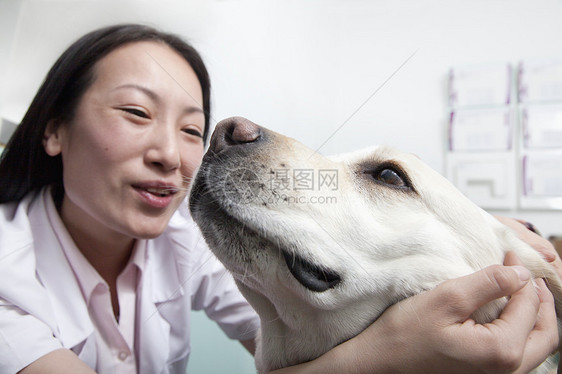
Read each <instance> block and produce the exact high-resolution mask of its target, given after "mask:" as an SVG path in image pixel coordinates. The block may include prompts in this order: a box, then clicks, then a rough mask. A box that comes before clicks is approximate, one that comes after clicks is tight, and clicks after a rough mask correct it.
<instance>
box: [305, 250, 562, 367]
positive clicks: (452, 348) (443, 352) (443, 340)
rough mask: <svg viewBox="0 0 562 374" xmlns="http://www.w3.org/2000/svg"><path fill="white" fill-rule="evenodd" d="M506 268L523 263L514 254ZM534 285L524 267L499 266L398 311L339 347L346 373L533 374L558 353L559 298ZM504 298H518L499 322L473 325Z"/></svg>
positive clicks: (451, 283)
mask: <svg viewBox="0 0 562 374" xmlns="http://www.w3.org/2000/svg"><path fill="white" fill-rule="evenodd" d="M506 264H507V265H514V264H518V260H517V258H516V257H515V256H514V255H513V254H510V255H508V256H507V260H506ZM529 280H530V274H529V272H528V270H526V269H525V268H523V267H521V266H499V265H495V266H491V267H488V268H486V269H483V270H481V271H479V272H476V273H474V274H471V275H468V276H465V277H462V278H458V279H453V280H450V281H446V282H444V283H443V284H441V285H440V286H438V287H437V288H435V289H434V290H431V291H429V292H425V293H422V294H420V295H417V296H414V297H411V298H409V299H406V300H404V301H402V302H400V303H398V304H395V305H393V306H392V307H391V308H389V309H388V310H387V311H386V312H385V313H383V315H382V316H381V317H380V318H379V319H378V320H377V321H376V322H375V323H374V324H373V325H371V326H370V327H369V328H368V329H367V330H365V331H364V332H363V333H361V334H360V335H358V336H357V337H356V338H354V339H352V340H350V341H348V342H346V343H344V344H342V345H341V346H339V347H338V349H339V350H340V352H339V354H338V356H339V357H338V358H339V360H338V361H339V362H342V363H343V362H346V364H342V366H344V367H343V368H342V369H344V370H342V371H339V372H348V373H351V372H353V373H387V372H393V373H397V372H399V373H528V372H529V371H530V370H532V369H534V368H535V367H536V366H538V365H539V364H540V363H542V362H543V361H544V360H545V359H546V357H548V355H549V354H550V353H551V352H552V351H553V350H554V349H556V347H557V345H558V334H557V328H556V326H557V321H556V315H555V312H554V300H553V298H552V295H551V294H550V292H548V289H547V288H546V286H545V284H544V282H543V281H542V280H538V281H537V289H535V287H533V285H532V283H531V282H529ZM503 296H511V298H510V301H509V303H508V304H507V306H506V307H505V309H504V311H503V313H502V314H501V316H500V317H499V318H498V319H496V320H494V321H492V322H491V323H487V324H477V323H475V322H474V321H473V320H472V319H470V315H471V314H472V313H473V312H474V311H475V310H476V309H478V307H480V306H482V305H484V304H486V303H487V302H489V301H491V300H494V299H496V298H499V297H503ZM333 351H335V349H334V350H332V351H330V352H329V353H330V354H331V355H334V352H333ZM345 369H348V370H345ZM311 372H316V371H311ZM324 372H338V371H330V370H328V371H324Z"/></svg>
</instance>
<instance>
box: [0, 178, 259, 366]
mask: <svg viewBox="0 0 562 374" xmlns="http://www.w3.org/2000/svg"><path fill="white" fill-rule="evenodd" d="M46 199H50V193H49V190H48V189H43V190H42V191H40V192H39V193H35V194H30V195H28V196H27V197H26V198H25V199H24V200H22V201H21V202H20V203H19V204H15V203H10V204H3V205H0V372H1V373H12V372H17V371H18V370H21V369H22V368H23V367H25V366H26V365H28V364H29V363H30V362H32V361H34V360H36V359H37V358H39V357H41V356H42V355H44V354H46V353H48V352H50V351H52V350H54V349H57V348H60V347H65V348H69V349H72V350H73V351H74V352H75V353H76V354H78V356H79V357H80V358H81V359H82V360H83V361H84V362H86V363H87V364H88V365H89V366H90V367H92V368H95V365H96V344H95V341H94V326H93V324H92V322H91V320H90V317H89V314H88V310H87V306H86V304H85V302H84V298H83V296H82V294H81V291H80V288H79V286H78V283H77V282H76V279H75V277H74V275H73V273H72V270H71V268H70V266H69V264H68V262H67V260H66V257H65V256H64V253H63V251H62V248H60V245H59V242H58V241H57V240H56V238H55V236H54V235H55V233H54V232H53V230H52V228H51V226H50V223H49V222H48V219H47V216H46V211H45V203H46ZM182 209H186V208H185V207H183V208H182ZM180 211H181V209H180ZM147 252H148V255H147V263H146V267H145V270H144V272H143V286H142V296H141V305H140V308H141V309H140V317H139V318H140V321H141V322H140V327H139V330H138V336H137V337H136V340H137V342H139V348H138V362H139V366H138V370H139V373H142V374H156V373H182V374H183V373H185V370H186V365H187V358H188V355H189V351H190V344H189V330H190V327H189V317H190V310H191V309H205V311H206V313H207V315H209V317H210V318H212V319H213V320H215V321H217V323H219V325H220V326H221V328H222V329H223V330H224V331H225V332H226V334H227V335H228V336H230V337H231V338H233V339H239V340H245V339H250V338H253V337H254V335H255V332H256V330H257V327H258V325H259V320H258V317H257V315H256V314H255V312H254V311H253V310H252V308H251V307H250V306H249V305H248V304H247V302H246V301H245V300H244V299H243V297H242V296H241V295H240V294H239V292H238V290H237V288H236V286H235V284H234V282H233V280H232V278H231V277H230V275H229V274H228V273H226V270H225V269H224V268H223V266H222V264H220V263H219V262H218V260H216V258H215V257H214V256H213V255H212V254H211V252H210V251H209V250H208V248H207V247H206V245H205V243H204V241H203V239H202V237H201V234H200V232H199V230H198V229H197V227H196V226H195V224H194V223H193V221H192V220H191V218H190V217H189V215H188V214H187V213H186V212H183V213H182V212H176V214H175V215H174V216H173V217H172V220H171V221H170V224H169V227H168V229H167V230H166V231H165V233H164V234H163V235H161V236H160V237H158V238H156V239H153V240H149V243H148V245H147Z"/></svg>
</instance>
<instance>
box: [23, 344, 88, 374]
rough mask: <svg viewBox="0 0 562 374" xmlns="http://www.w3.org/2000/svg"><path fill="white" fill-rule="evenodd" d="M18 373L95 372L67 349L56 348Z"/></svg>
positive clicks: (64, 373) (81, 373)
mask: <svg viewBox="0 0 562 374" xmlns="http://www.w3.org/2000/svg"><path fill="white" fill-rule="evenodd" d="M19 374H96V373H95V372H94V371H93V370H92V369H90V368H89V367H88V365H86V364H85V363H84V362H82V361H81V360H80V359H79V358H78V356H76V355H75V354H74V353H73V352H72V351H70V350H68V349H57V350H56V351H53V352H51V353H48V354H46V355H45V356H43V357H41V358H39V359H38V360H37V361H35V362H33V363H31V364H30V365H29V366H27V367H25V368H24V369H23V370H21V371H20V372H19Z"/></svg>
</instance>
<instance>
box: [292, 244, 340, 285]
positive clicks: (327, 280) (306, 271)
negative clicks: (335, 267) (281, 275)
mask: <svg viewBox="0 0 562 374" xmlns="http://www.w3.org/2000/svg"><path fill="white" fill-rule="evenodd" d="M283 257H284V258H285V263H286V264H287V267H288V268H289V271H290V272H291V274H292V275H293V277H295V279H296V280H297V281H298V282H299V283H300V284H302V285H303V286H304V287H306V288H307V289H309V290H310V291H314V292H324V291H327V290H329V289H330V288H334V287H335V286H336V285H337V284H338V283H340V282H341V277H340V276H339V274H338V273H336V272H335V271H332V270H327V269H323V268H321V267H320V266H318V265H315V264H312V263H310V262H308V261H306V260H305V259H303V258H301V257H299V256H296V255H291V254H289V253H287V252H285V251H283Z"/></svg>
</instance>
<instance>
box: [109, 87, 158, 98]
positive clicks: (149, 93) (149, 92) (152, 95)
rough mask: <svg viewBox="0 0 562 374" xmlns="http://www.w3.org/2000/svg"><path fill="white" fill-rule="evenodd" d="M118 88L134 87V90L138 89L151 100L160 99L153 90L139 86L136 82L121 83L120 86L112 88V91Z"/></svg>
mask: <svg viewBox="0 0 562 374" xmlns="http://www.w3.org/2000/svg"><path fill="white" fill-rule="evenodd" d="M120 89H134V90H138V91H141V92H142V93H144V94H145V95H146V96H148V97H150V98H151V99H152V100H154V101H160V96H158V94H157V93H156V92H154V91H152V90H151V89H149V88H146V87H143V86H140V85H138V84H133V83H128V84H123V85H121V86H117V87H115V88H114V89H113V91H116V90H120Z"/></svg>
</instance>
